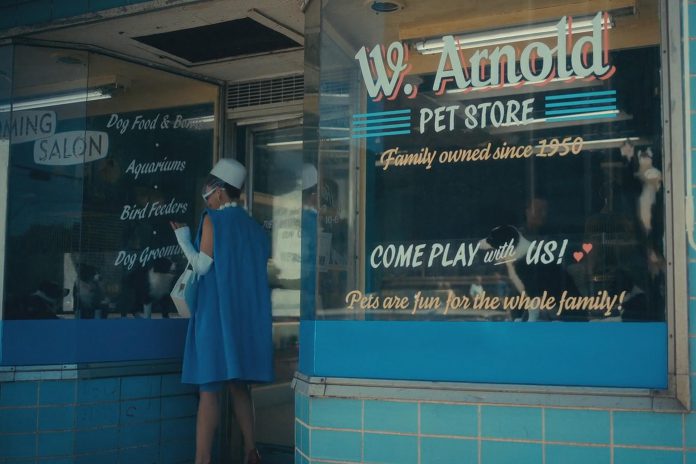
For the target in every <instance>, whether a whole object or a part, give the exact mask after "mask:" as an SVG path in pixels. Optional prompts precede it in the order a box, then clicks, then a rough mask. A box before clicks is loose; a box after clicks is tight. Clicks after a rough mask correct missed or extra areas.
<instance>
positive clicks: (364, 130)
mask: <svg viewBox="0 0 696 464" xmlns="http://www.w3.org/2000/svg"><path fill="white" fill-rule="evenodd" d="M390 129H396V130H390ZM410 133H411V110H410V109H406V110H394V111H379V112H375V113H361V114H354V115H353V130H352V135H351V137H352V138H354V139H365V138H371V137H382V136H385V135H404V134H410Z"/></svg>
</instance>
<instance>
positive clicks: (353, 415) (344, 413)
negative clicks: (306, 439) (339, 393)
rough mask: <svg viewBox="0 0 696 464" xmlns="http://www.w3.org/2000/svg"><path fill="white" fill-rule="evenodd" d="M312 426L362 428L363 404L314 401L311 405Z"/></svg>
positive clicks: (341, 401) (327, 400)
mask: <svg viewBox="0 0 696 464" xmlns="http://www.w3.org/2000/svg"><path fill="white" fill-rule="evenodd" d="M310 414H311V421H312V424H314V425H317V426H319V427H329V428H337V429H361V428H362V402H361V401H351V400H339V399H334V398H326V399H313V400H311V405H310Z"/></svg>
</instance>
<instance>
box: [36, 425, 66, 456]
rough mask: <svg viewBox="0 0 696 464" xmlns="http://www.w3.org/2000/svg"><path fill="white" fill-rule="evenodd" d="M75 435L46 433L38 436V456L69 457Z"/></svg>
mask: <svg viewBox="0 0 696 464" xmlns="http://www.w3.org/2000/svg"><path fill="white" fill-rule="evenodd" d="M74 437H75V433H74V432H73V431H69V432H47V433H40V434H39V456H69V455H71V454H72V451H73V440H74Z"/></svg>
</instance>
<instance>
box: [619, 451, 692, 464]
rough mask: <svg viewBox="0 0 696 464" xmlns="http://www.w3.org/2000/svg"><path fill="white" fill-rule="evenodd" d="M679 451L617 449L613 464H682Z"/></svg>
mask: <svg viewBox="0 0 696 464" xmlns="http://www.w3.org/2000/svg"><path fill="white" fill-rule="evenodd" d="M683 459H684V455H683V453H682V452H681V451H666V450H652V449H639V448H617V449H615V450H614V464H682V463H683Z"/></svg>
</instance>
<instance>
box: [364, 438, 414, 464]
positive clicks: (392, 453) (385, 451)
mask: <svg viewBox="0 0 696 464" xmlns="http://www.w3.org/2000/svg"><path fill="white" fill-rule="evenodd" d="M363 440H364V450H365V451H364V452H365V457H364V461H365V462H380V463H384V464H418V437H416V436H409V435H391V434H383V433H365V437H364V439H363Z"/></svg>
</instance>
